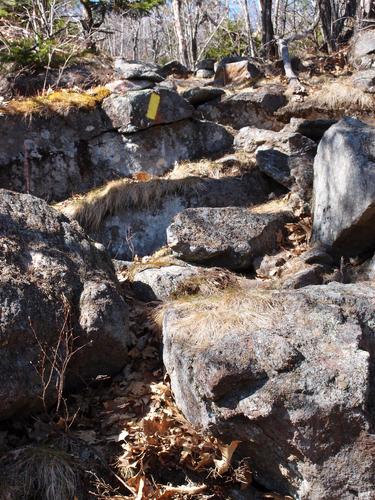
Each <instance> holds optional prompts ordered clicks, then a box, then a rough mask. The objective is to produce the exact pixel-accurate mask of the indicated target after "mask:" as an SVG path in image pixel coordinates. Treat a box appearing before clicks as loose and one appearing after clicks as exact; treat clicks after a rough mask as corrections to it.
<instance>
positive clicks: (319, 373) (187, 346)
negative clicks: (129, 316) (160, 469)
mask: <svg viewBox="0 0 375 500" xmlns="http://www.w3.org/2000/svg"><path fill="white" fill-rule="evenodd" d="M374 304H375V290H374V288H373V287H371V286H368V285H366V284H363V283H361V284H356V285H342V284H338V283H332V284H330V285H322V286H310V287H307V288H303V289H301V290H285V291H270V290H262V289H256V290H254V291H251V290H240V289H236V293H235V294H233V293H226V292H225V291H224V292H223V293H222V294H218V295H216V296H214V297H211V298H210V297H208V298H207V297H206V298H205V297H198V298H197V299H196V300H192V299H191V298H189V300H187V301H181V300H180V301H178V302H175V303H170V304H168V306H166V309H165V312H164V320H163V359H164V364H165V366H166V369H167V373H168V374H169V376H170V378H171V386H172V390H173V394H174V397H175V401H176V403H177V405H178V407H179V408H180V409H181V410H182V412H183V413H184V415H185V417H186V418H187V419H188V420H189V421H190V422H192V423H193V424H194V425H195V426H198V427H200V428H201V429H202V430H203V431H205V432H210V433H213V434H214V435H216V436H219V437H220V438H221V439H225V440H227V442H230V441H233V440H239V441H241V444H240V445H239V448H238V454H239V456H240V457H241V456H242V457H246V460H247V461H248V462H249V465H250V467H251V470H252V472H253V475H254V478H255V479H256V481H257V482H259V483H261V484H263V485H264V486H265V487H267V488H269V489H271V490H275V491H278V492H280V493H282V494H288V495H291V496H292V497H293V498H299V499H301V500H312V499H313V500H318V499H319V500H320V499H323V498H324V499H330V500H331V499H337V500H338V499H342V498H345V499H348V500H355V499H357V498H364V499H371V498H373V492H374V491H375V434H374V433H373V430H374V423H375V406H374V384H375V379H374V377H373V375H371V374H373V373H374V369H375V354H374V353H375V340H374V339H375V331H374V325H375V312H374V311H375V308H374Z"/></svg>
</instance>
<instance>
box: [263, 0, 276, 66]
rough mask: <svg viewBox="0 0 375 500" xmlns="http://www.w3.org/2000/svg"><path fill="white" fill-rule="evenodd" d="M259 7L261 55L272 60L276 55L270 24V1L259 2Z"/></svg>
mask: <svg viewBox="0 0 375 500" xmlns="http://www.w3.org/2000/svg"><path fill="white" fill-rule="evenodd" d="M260 6H261V17H262V45H263V53H264V54H265V56H266V57H268V58H272V57H275V56H276V55H277V51H276V46H275V43H274V38H275V36H274V32H273V24H272V0H260Z"/></svg>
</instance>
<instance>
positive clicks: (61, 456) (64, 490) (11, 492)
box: [0, 446, 79, 500]
mask: <svg viewBox="0 0 375 500" xmlns="http://www.w3.org/2000/svg"><path fill="white" fill-rule="evenodd" d="M12 458H13V460H14V462H13V463H12V467H11V468H7V477H6V478H1V483H2V484H0V487H1V492H0V499H4V500H5V499H9V498H20V499H21V498H22V499H34V498H35V499H43V500H67V499H68V498H71V499H73V498H78V496H77V495H78V494H79V493H78V491H77V490H78V487H79V476H78V474H77V464H74V463H73V460H72V457H71V456H70V455H68V454H67V453H65V452H64V451H61V450H56V449H54V448H50V447H47V446H39V447H30V448H24V449H21V450H17V451H16V452H14V453H13V457H12Z"/></svg>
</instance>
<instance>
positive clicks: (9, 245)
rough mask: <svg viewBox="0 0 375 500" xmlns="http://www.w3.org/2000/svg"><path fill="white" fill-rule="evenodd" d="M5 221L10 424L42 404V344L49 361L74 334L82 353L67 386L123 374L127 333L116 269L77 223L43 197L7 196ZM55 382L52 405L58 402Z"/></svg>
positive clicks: (1, 244)
mask: <svg viewBox="0 0 375 500" xmlns="http://www.w3.org/2000/svg"><path fill="white" fill-rule="evenodd" d="M0 220H1V223H0V265H1V276H0V281H1V286H0V334H1V347H0V352H1V356H0V380H1V387H0V418H7V417H9V416H11V415H13V414H15V413H17V415H18V416H20V415H22V414H23V413H25V412H28V411H31V410H34V409H36V408H37V407H39V406H40V404H41V399H40V398H41V395H42V381H41V379H40V377H39V375H38V373H37V367H38V362H39V360H40V358H41V356H42V353H41V349H40V347H39V345H38V341H39V342H40V343H41V344H42V345H45V346H46V350H47V354H48V356H50V357H51V355H52V353H53V349H54V348H55V347H56V346H57V343H58V339H59V336H61V335H64V334H69V331H70V330H69V329H70V328H72V332H73V336H74V337H76V341H75V348H77V347H78V346H84V347H83V348H82V350H81V351H79V353H78V354H76V355H75V356H73V358H72V360H71V363H70V364H69V366H68V378H67V381H66V383H67V384H68V385H69V384H70V383H72V382H73V380H74V383H75V384H76V383H78V382H79V383H81V382H80V381H82V380H86V381H87V380H89V379H91V378H92V377H96V376H97V375H99V374H100V375H103V374H112V373H115V372H117V371H119V370H120V369H121V368H122V367H123V366H124V365H125V363H126V355H127V343H128V330H127V307H126V304H125V303H124V301H123V299H122V297H121V294H120V292H119V290H118V284H117V282H116V279H115V274H114V270H113V267H112V264H111V262H110V260H109V258H108V257H107V255H106V254H105V253H104V252H103V251H100V250H98V249H97V248H96V247H95V246H94V245H93V243H92V241H90V240H88V239H87V237H86V236H85V234H84V232H83V231H82V229H81V228H80V226H79V225H78V224H77V223H70V222H69V220H68V219H67V218H66V217H64V216H62V215H61V214H59V213H58V212H56V211H55V210H53V209H51V208H49V207H48V205H47V204H46V203H45V202H44V201H42V200H40V199H38V198H34V197H32V196H29V195H22V194H16V193H12V192H10V191H6V190H0ZM65 323H66V324H65ZM63 338H64V337H63ZM37 339H38V341H37ZM64 345H65V344H64V340H62V347H61V349H62V351H61V353H62V355H64ZM45 363H46V365H48V361H45ZM45 368H46V369H47V370H48V369H49V368H48V366H45ZM47 373H48V371H47ZM55 379H56V374H55V373H54V374H53V379H52V383H51V384H50V386H49V388H48V391H47V403H48V402H51V401H53V400H54V399H56V397H57V394H56V392H55V393H54V391H53V387H54V383H55Z"/></svg>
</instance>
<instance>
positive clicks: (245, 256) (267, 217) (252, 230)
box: [167, 207, 293, 269]
mask: <svg viewBox="0 0 375 500" xmlns="http://www.w3.org/2000/svg"><path fill="white" fill-rule="evenodd" d="M291 220H293V216H292V214H291V213H290V212H288V211H281V212H279V213H259V214H258V213H252V212H251V211H250V210H249V209H246V208H235V207H226V208H188V209H186V210H184V211H183V212H180V213H179V214H178V215H177V216H176V217H175V218H174V220H173V222H172V224H171V225H170V226H169V227H168V230H167V241H168V245H169V247H170V248H171V249H172V251H173V252H174V253H175V255H177V257H179V258H181V259H182V260H186V261H190V262H198V263H206V264H208V265H216V266H221V267H226V268H228V269H250V268H251V267H252V264H253V261H254V259H255V258H256V257H259V256H260V255H264V254H265V253H268V252H270V251H272V250H274V249H276V248H277V247H278V244H279V241H281V240H282V239H283V228H284V225H285V223H286V222H290V221H291Z"/></svg>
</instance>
